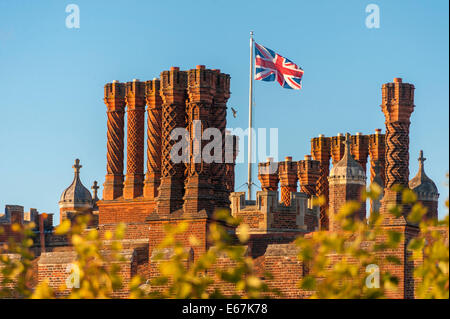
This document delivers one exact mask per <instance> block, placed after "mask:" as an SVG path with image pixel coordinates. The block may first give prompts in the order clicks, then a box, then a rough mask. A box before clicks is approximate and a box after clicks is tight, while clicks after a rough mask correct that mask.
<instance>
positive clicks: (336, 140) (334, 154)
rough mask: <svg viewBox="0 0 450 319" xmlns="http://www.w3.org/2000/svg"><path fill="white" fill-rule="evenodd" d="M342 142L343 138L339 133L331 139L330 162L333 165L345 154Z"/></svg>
mask: <svg viewBox="0 0 450 319" xmlns="http://www.w3.org/2000/svg"><path fill="white" fill-rule="evenodd" d="M344 141H345V137H344V135H342V134H341V133H339V134H338V135H337V136H333V137H332V138H331V159H332V160H331V162H332V164H333V165H334V164H336V163H337V162H339V161H340V160H341V159H342V157H343V156H344V152H345V145H344Z"/></svg>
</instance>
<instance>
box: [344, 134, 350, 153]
mask: <svg viewBox="0 0 450 319" xmlns="http://www.w3.org/2000/svg"><path fill="white" fill-rule="evenodd" d="M342 143H344V144H345V153H346V154H347V155H348V154H350V146H351V145H352V141H351V135H350V133H346V134H345V141H344V142H342Z"/></svg>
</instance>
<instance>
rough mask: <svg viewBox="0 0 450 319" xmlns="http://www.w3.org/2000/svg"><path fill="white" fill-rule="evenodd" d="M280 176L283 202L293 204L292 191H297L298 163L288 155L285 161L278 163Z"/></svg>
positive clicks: (288, 204) (286, 204) (287, 204)
mask: <svg viewBox="0 0 450 319" xmlns="http://www.w3.org/2000/svg"><path fill="white" fill-rule="evenodd" d="M278 176H279V178H280V188H281V202H282V203H283V204H284V205H285V206H290V205H291V193H295V192H297V182H298V176H297V163H296V162H293V161H292V157H290V156H287V157H286V158H285V161H284V162H279V163H278Z"/></svg>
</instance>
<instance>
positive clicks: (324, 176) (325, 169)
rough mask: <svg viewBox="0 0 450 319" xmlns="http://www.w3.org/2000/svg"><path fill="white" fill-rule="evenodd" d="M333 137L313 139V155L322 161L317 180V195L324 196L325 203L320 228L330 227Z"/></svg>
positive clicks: (321, 212)
mask: <svg viewBox="0 0 450 319" xmlns="http://www.w3.org/2000/svg"><path fill="white" fill-rule="evenodd" d="M330 146H331V139H330V138H329V137H325V136H323V135H320V136H319V137H315V138H313V139H311V155H312V156H313V158H314V159H315V160H317V161H319V162H320V176H319V179H318V181H317V196H323V197H324V198H325V203H324V204H323V205H321V206H320V228H321V229H322V230H326V229H328V216H327V209H328V203H329V188H328V174H329V173H330V157H331V154H330Z"/></svg>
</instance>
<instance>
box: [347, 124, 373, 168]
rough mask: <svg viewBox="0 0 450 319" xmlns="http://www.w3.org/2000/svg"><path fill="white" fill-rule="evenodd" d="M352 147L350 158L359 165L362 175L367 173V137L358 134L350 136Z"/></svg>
mask: <svg viewBox="0 0 450 319" xmlns="http://www.w3.org/2000/svg"><path fill="white" fill-rule="evenodd" d="M351 140H352V146H351V152H352V156H353V158H354V159H355V161H357V162H358V163H359V165H361V167H362V168H363V170H364V173H366V172H367V157H368V156H369V136H368V135H363V134H362V133H360V132H358V133H356V135H352V136H351Z"/></svg>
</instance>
